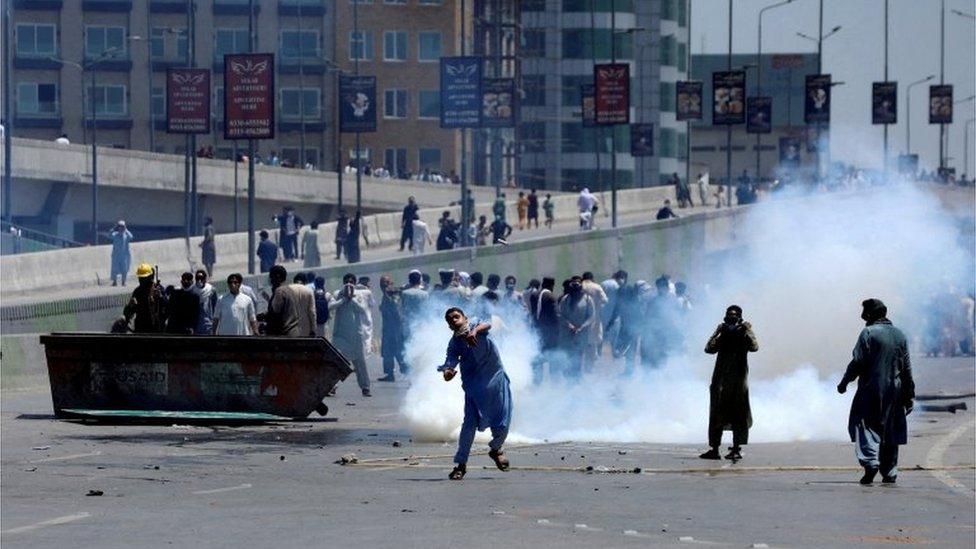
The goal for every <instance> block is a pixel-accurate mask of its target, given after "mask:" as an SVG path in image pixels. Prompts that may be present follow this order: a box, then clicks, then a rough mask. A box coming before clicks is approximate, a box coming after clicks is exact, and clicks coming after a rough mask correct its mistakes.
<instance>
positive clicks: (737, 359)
mask: <svg viewBox="0 0 976 549" xmlns="http://www.w3.org/2000/svg"><path fill="white" fill-rule="evenodd" d="M758 350H759V343H758V341H756V336H755V334H753V333H752V325H750V324H749V323H748V322H745V321H744V320H742V308H741V307H739V306H738V305H730V306H729V307H728V309H726V310H725V318H724V319H723V321H722V323H721V324H719V325H718V328H715V333H713V334H712V337H710V338H709V339H708V343H707V344H706V345H705V352H706V353H708V354H710V355H717V356H716V357H715V370H714V372H713V373H712V383H711V385H710V386H709V388H708V391H709V394H710V406H709V413H708V445H709V446H710V447H711V449H709V450H708V451H707V452H705V453H704V454H702V455H700V456H698V457H700V458H702V459H722V456H721V455H719V452H718V448H719V446H721V445H722V432H723V431H729V430H731V431H732V447H731V448H729V453H728V454H726V456H725V459H730V460H733V461H738V460H740V459H742V446H743V445H744V444H748V443H749V428H750V427H752V409H751V407H750V405H749V383H748V381H747V378H748V376H749V360H748V355H749V353H754V352H756V351H758Z"/></svg>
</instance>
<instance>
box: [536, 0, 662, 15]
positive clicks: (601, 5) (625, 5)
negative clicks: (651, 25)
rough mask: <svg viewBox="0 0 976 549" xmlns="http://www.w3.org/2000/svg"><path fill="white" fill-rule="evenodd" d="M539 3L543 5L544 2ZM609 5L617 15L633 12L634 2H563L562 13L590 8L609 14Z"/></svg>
mask: <svg viewBox="0 0 976 549" xmlns="http://www.w3.org/2000/svg"><path fill="white" fill-rule="evenodd" d="M665 1H666V0H665ZM540 3H541V4H545V2H544V1H543V2H540ZM611 5H612V6H613V8H614V9H615V10H617V13H620V12H632V11H634V0H563V11H565V12H579V11H590V7H591V6H592V8H593V11H597V12H609V11H610V6H611ZM543 9H544V8H543Z"/></svg>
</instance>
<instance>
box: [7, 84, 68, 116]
mask: <svg viewBox="0 0 976 549" xmlns="http://www.w3.org/2000/svg"><path fill="white" fill-rule="evenodd" d="M58 112H59V108H58V86H57V84H36V83H34V82H21V83H18V84H17V114H26V115H34V116H37V115H40V116H45V115H47V116H50V115H56V114H57V113H58Z"/></svg>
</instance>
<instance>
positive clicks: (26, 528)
mask: <svg viewBox="0 0 976 549" xmlns="http://www.w3.org/2000/svg"><path fill="white" fill-rule="evenodd" d="M90 516H91V513H75V514H73V515H65V516H63V517H57V518H53V519H48V520H42V521H41V522H35V523H34V524H28V525H27V526H18V527H17V528H11V529H9V530H4V531H3V532H2V533H3V534H20V533H22V532H30V531H31V530H37V529H38V528H44V527H45V526H55V525H57V524H67V523H69V522H74V521H76V520H81V519H83V518H88V517H90Z"/></svg>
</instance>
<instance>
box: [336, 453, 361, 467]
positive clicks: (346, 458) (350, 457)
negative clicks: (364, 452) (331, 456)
mask: <svg viewBox="0 0 976 549" xmlns="http://www.w3.org/2000/svg"><path fill="white" fill-rule="evenodd" d="M336 463H338V464H339V465H350V464H353V463H359V458H357V457H356V454H345V455H343V456H342V457H340V458H339V461H337V462H336Z"/></svg>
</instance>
